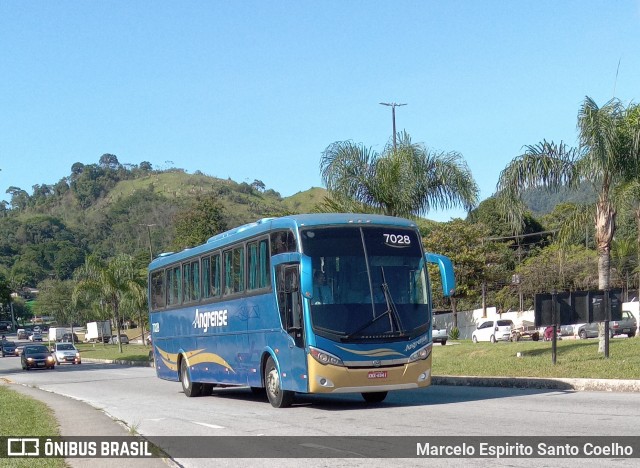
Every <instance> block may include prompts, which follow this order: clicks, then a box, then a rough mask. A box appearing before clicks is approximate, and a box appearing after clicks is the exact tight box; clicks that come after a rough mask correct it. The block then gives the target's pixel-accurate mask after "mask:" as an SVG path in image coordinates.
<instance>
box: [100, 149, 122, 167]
mask: <svg viewBox="0 0 640 468" xmlns="http://www.w3.org/2000/svg"><path fill="white" fill-rule="evenodd" d="M98 162H99V164H100V166H102V167H104V168H105V169H117V168H118V167H119V166H120V162H119V161H118V157H117V156H116V155H115V154H110V153H105V154H103V155H102V156H100V160H99V161H98Z"/></svg>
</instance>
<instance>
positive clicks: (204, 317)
mask: <svg viewBox="0 0 640 468" xmlns="http://www.w3.org/2000/svg"><path fill="white" fill-rule="evenodd" d="M226 326H227V309H224V310H211V311H207V312H200V311H199V310H198V309H196V316H195V318H194V319H193V328H202V329H203V331H204V332H205V333H206V332H207V330H208V329H209V327H226Z"/></svg>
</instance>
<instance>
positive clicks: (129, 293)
mask: <svg viewBox="0 0 640 468" xmlns="http://www.w3.org/2000/svg"><path fill="white" fill-rule="evenodd" d="M74 276H75V279H76V281H77V284H76V287H75V289H74V291H73V295H72V300H73V301H74V302H77V301H78V300H80V299H86V300H92V301H102V302H103V303H104V304H105V305H106V306H107V307H109V308H110V309H111V313H112V317H113V320H114V322H115V324H116V329H117V333H118V335H117V336H118V349H119V351H120V352H122V342H121V340H120V307H121V304H122V303H123V301H127V300H130V299H131V298H135V299H137V300H140V298H141V297H143V296H144V295H145V293H146V288H145V280H144V278H142V277H141V276H140V273H139V270H138V269H137V268H136V267H135V265H134V262H133V258H132V257H130V256H129V255H123V254H121V255H118V256H116V257H114V258H112V259H111V260H109V262H108V263H107V264H106V265H103V264H102V263H101V262H100V261H99V260H98V259H96V258H95V257H89V258H88V259H87V260H86V261H85V263H84V265H82V266H80V267H78V269H77V270H76V272H75V274H74Z"/></svg>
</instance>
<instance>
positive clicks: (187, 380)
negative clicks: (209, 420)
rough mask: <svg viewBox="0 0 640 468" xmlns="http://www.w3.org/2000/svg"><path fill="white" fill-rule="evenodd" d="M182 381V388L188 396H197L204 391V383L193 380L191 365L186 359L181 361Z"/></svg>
mask: <svg viewBox="0 0 640 468" xmlns="http://www.w3.org/2000/svg"><path fill="white" fill-rule="evenodd" d="M180 382H182V390H184V394H185V395H187V396H188V397H197V396H200V393H202V384H200V383H197V382H192V381H191V374H190V373H189V366H188V365H187V361H186V360H184V359H183V360H182V362H181V363H180Z"/></svg>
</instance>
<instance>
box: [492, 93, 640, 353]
mask: <svg viewBox="0 0 640 468" xmlns="http://www.w3.org/2000/svg"><path fill="white" fill-rule="evenodd" d="M629 109H631V108H629ZM628 112H629V110H628V109H625V108H624V106H623V105H622V104H621V103H620V101H619V100H617V99H612V100H610V101H609V102H607V103H606V104H605V105H604V106H602V107H598V106H597V105H596V103H595V102H594V101H593V100H592V99H591V98H589V97H586V98H585V100H584V102H583V104H582V106H581V107H580V111H579V113H578V125H577V127H578V132H579V142H580V144H579V147H578V148H569V147H567V146H566V145H565V144H564V143H562V142H561V143H560V144H555V143H553V142H547V141H543V142H541V143H539V144H537V145H533V146H527V147H526V151H525V153H524V154H523V155H521V156H518V157H517V158H515V159H514V160H513V161H511V163H509V165H508V166H507V167H506V168H505V169H504V170H503V171H502V172H501V173H500V178H499V181H498V185H497V190H498V193H499V194H500V197H501V200H502V201H503V210H504V211H505V212H506V213H507V214H508V216H509V218H510V220H511V221H512V223H513V225H514V228H517V225H518V222H519V220H520V219H521V217H522V215H523V213H524V205H523V203H522V201H521V195H522V192H523V191H524V190H525V189H527V188H531V187H546V188H548V189H550V190H557V189H558V188H559V187H560V186H563V185H566V186H569V187H574V188H575V187H577V186H578V184H579V183H581V182H585V181H586V182H589V183H591V184H592V185H593V187H594V189H595V190H596V193H597V194H598V199H597V201H596V209H595V216H594V219H593V221H594V223H595V231H596V233H595V236H596V239H595V240H596V248H597V251H598V287H599V289H602V290H605V289H608V288H609V286H610V274H611V268H610V264H611V242H612V240H613V235H614V233H615V220H616V207H615V204H614V202H613V199H612V194H613V190H614V189H615V188H616V187H617V186H619V185H621V184H624V183H625V182H626V181H628V180H629V179H630V178H632V177H636V176H637V175H636V174H637V172H635V171H636V168H637V167H638V165H637V160H638V158H639V155H638V148H639V144H638V142H639V141H640V125H631V126H630V125H629V121H630V119H629V118H628V115H629V114H628ZM600 335H601V336H600V337H601V339H600V346H599V349H598V351H599V352H604V331H603V330H602V332H601V334H600Z"/></svg>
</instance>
